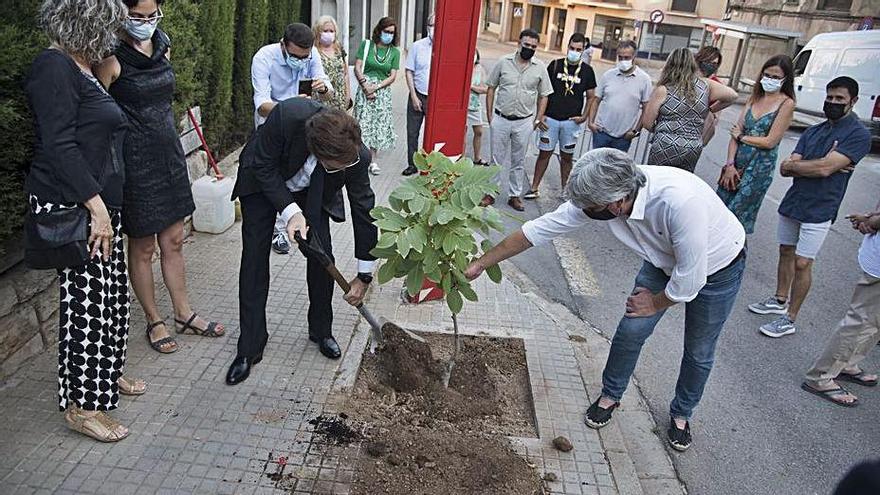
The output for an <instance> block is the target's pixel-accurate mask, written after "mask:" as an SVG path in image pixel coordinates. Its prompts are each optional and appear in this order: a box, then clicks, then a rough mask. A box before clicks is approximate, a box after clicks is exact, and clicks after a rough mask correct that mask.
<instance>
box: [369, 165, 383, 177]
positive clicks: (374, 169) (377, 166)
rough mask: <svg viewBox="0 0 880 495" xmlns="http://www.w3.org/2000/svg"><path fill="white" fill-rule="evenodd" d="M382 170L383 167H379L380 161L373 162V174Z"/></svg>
mask: <svg viewBox="0 0 880 495" xmlns="http://www.w3.org/2000/svg"><path fill="white" fill-rule="evenodd" d="M381 171H382V169H381V168H379V164H378V163H376V162H373V163H371V164H370V173H371V174H373V175H379V172H381Z"/></svg>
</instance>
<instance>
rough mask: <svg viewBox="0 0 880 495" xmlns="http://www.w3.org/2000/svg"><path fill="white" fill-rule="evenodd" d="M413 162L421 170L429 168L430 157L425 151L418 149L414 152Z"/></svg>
mask: <svg viewBox="0 0 880 495" xmlns="http://www.w3.org/2000/svg"><path fill="white" fill-rule="evenodd" d="M413 164H415V166H416V168H417V169H419V170H428V158H427V157H426V156H425V152H424V151H416V152H415V153H414V154H413Z"/></svg>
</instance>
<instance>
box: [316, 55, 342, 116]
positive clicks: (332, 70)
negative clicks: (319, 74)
mask: <svg viewBox="0 0 880 495" xmlns="http://www.w3.org/2000/svg"><path fill="white" fill-rule="evenodd" d="M318 53H320V54H321V64H323V65H324V72H325V73H327V77H328V78H330V84H332V85H333V97H332V98H330V99H329V100H327V101H325V102H324V103H325V104H326V105H327V106H330V107H333V108H338V109H340V110H342V111H346V110H348V94H347V92H346V91H345V72H346V71H347V70H348V64H347V63H346V62H345V61H346V60H348V56H347V55H346V54H345V50H341V51H340V53H337V54H336V55H334V56H332V57H331V56H329V55H325V54H324V52H322V51H320V50H318Z"/></svg>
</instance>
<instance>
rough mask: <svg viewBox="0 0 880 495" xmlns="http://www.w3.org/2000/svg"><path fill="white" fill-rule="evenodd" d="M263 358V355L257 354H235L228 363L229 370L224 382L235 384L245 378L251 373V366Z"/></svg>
mask: <svg viewBox="0 0 880 495" xmlns="http://www.w3.org/2000/svg"><path fill="white" fill-rule="evenodd" d="M262 360H263V355H262V354H259V355H257V356H254V357H247V356H236V358H235V359H234V360H233V361H232V364H230V365H229V371H227V372H226V384H227V385H237V384H239V383H241V382H243V381H245V380H247V377H248V376H250V374H251V366H254V365H255V364H257V363H259V362H260V361H262Z"/></svg>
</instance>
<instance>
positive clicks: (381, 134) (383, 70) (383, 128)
mask: <svg viewBox="0 0 880 495" xmlns="http://www.w3.org/2000/svg"><path fill="white" fill-rule="evenodd" d="M365 48H366V50H365ZM364 52H366V53H364ZM357 58H358V59H359V60H363V72H364V77H365V78H366V80H367V84H369V85H371V86H376V85H378V84H379V83H380V82H382V81H383V80H385V79H387V78H388V77H389V76H390V75H391V71H392V70H397V69H398V68H399V67H400V51H399V50H398V49H397V47H395V46H383V47H377V46H376V43H373V42H372V41H371V42H370V43H369V47H367V43H366V42H361V46H360V48H359V49H358V53H357ZM354 118H355V119H356V120H357V121H358V124H360V126H361V137H362V139H363V141H364V144H365V145H366V146H367V147H368V148H371V149H375V150H388V149H391V148H393V147H394V143H395V141H397V133H395V132H394V113H393V110H392V106H391V88H382V89H380V90H378V91H376V98H375V99H374V100H372V101H370V100H368V99H367V96H366V95H365V94H364V91H363V88H358V90H357V93H356V94H355V97H354Z"/></svg>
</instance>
